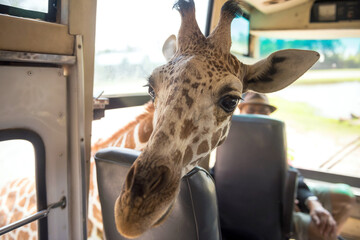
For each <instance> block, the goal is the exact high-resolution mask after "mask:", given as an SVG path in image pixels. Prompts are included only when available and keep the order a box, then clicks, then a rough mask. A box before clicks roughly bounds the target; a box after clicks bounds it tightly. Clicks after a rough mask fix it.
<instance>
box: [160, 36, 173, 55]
mask: <svg viewBox="0 0 360 240" xmlns="http://www.w3.org/2000/svg"><path fill="white" fill-rule="evenodd" d="M162 52H163V55H164V57H165V59H166V61H169V60H170V59H171V58H172V56H174V54H175V52H176V36H175V35H174V34H172V35H170V37H168V39H166V41H165V42H164V45H163V48H162Z"/></svg>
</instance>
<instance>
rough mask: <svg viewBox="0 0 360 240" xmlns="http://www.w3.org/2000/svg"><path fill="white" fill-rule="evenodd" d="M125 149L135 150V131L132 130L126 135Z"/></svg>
mask: <svg viewBox="0 0 360 240" xmlns="http://www.w3.org/2000/svg"><path fill="white" fill-rule="evenodd" d="M125 147H126V148H131V149H134V148H135V141H134V129H131V131H130V132H129V133H128V134H127V135H126V140H125Z"/></svg>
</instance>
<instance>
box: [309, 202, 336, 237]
mask: <svg viewBox="0 0 360 240" xmlns="http://www.w3.org/2000/svg"><path fill="white" fill-rule="evenodd" d="M307 206H308V208H309V210H310V216H311V219H312V221H314V222H315V224H316V226H317V227H318V229H319V232H320V234H321V235H322V236H323V237H324V238H329V237H334V236H336V222H335V220H334V218H333V217H332V215H331V214H330V213H329V211H328V210H326V209H325V208H324V207H323V206H322V205H321V203H320V202H319V201H317V200H308V202H307Z"/></svg>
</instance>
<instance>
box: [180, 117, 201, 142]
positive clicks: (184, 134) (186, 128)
mask: <svg viewBox="0 0 360 240" xmlns="http://www.w3.org/2000/svg"><path fill="white" fill-rule="evenodd" d="M197 129H198V127H197V126H195V125H194V122H193V121H192V120H190V119H185V120H184V124H183V125H182V127H181V132H180V139H186V138H188V137H189V136H190V135H191V133H192V132H193V131H195V130H197Z"/></svg>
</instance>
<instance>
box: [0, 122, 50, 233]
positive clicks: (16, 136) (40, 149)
mask: <svg viewBox="0 0 360 240" xmlns="http://www.w3.org/2000/svg"><path fill="white" fill-rule="evenodd" d="M9 140H26V141H29V142H30V143H31V144H32V145H33V147H34V153H35V179H36V181H35V182H36V184H35V186H36V204H37V210H38V211H39V210H42V209H47V197H46V161H45V160H46V157H45V145H44V141H43V140H42V138H41V137H40V135H39V134H37V133H36V132H34V131H32V130H29V129H22V128H16V129H2V130H0V142H2V141H9ZM47 237H48V222H47V218H42V219H39V220H38V239H47Z"/></svg>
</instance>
